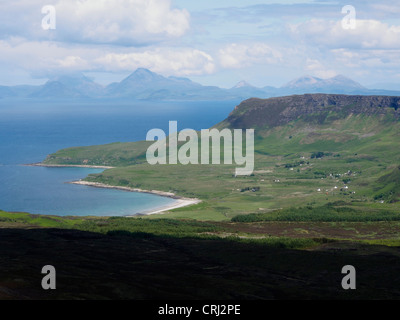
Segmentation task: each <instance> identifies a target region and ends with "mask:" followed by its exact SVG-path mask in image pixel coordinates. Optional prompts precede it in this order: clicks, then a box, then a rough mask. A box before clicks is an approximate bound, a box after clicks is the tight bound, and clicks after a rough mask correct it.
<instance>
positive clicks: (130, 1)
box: [0, 0, 190, 45]
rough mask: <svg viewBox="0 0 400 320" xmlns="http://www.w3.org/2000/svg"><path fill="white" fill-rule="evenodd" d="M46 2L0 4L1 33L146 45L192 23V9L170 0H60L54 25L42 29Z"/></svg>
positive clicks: (182, 30)
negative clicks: (51, 27)
mask: <svg viewBox="0 0 400 320" xmlns="http://www.w3.org/2000/svg"><path fill="white" fill-rule="evenodd" d="M46 2H48V1H46ZM46 2H45V1H44V0H29V1H27V0H14V1H13V3H12V4H7V5H6V4H0V19H1V20H2V26H1V27H0V37H3V38H5V37H8V36H10V35H13V36H22V37H25V38H28V39H30V40H55V41H66V42H79V43H113V44H123V45H143V44H149V43H156V42H161V41H165V40H166V39H171V38H176V37H181V36H182V35H184V34H185V33H186V32H187V31H188V30H189V28H190V14H189V12H188V11H187V10H186V9H173V8H171V1H170V0H58V1H57V2H56V3H54V4H53V5H54V7H55V9H56V21H57V26H56V30H43V29H42V27H41V20H42V19H43V17H44V15H43V14H41V8H42V6H43V5H46V4H48V3H46ZM10 17H12V18H10ZM16 17H18V18H17V19H16Z"/></svg>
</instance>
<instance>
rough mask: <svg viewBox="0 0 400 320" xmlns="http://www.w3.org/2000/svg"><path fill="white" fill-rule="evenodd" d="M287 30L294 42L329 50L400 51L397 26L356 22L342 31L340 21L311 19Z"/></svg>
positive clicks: (378, 22) (293, 25) (365, 21)
mask: <svg viewBox="0 0 400 320" xmlns="http://www.w3.org/2000/svg"><path fill="white" fill-rule="evenodd" d="M289 30H290V32H291V34H292V36H293V37H294V38H296V39H300V40H302V41H304V42H305V43H308V44H313V45H316V46H325V47H328V48H354V49H399V48H400V26H397V25H389V24H387V23H383V22H381V21H378V20H361V19H357V20H356V28H355V29H344V28H343V27H342V22H341V21H327V20H319V19H312V20H308V21H306V22H302V23H299V24H292V25H289Z"/></svg>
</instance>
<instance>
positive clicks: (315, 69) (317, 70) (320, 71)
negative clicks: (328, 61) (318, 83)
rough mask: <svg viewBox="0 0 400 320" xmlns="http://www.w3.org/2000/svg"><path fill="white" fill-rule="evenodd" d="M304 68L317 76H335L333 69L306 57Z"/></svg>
mask: <svg viewBox="0 0 400 320" xmlns="http://www.w3.org/2000/svg"><path fill="white" fill-rule="evenodd" d="M305 70H306V72H307V73H309V74H312V75H314V76H316V77H318V78H323V79H328V78H332V77H334V76H337V72H336V71H335V70H331V69H328V68H326V67H325V66H324V65H323V64H322V63H321V62H320V61H319V60H316V59H309V58H308V59H307V62H306V67H305Z"/></svg>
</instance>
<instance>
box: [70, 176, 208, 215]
mask: <svg viewBox="0 0 400 320" xmlns="http://www.w3.org/2000/svg"><path fill="white" fill-rule="evenodd" d="M68 183H72V184H78V185H84V186H90V187H95V188H108V189H117V190H123V191H130V192H142V193H151V194H156V195H159V196H163V197H168V198H172V199H175V200H176V201H175V202H174V203H172V204H170V205H166V206H163V207H160V208H157V209H154V210H149V211H145V212H141V213H138V214H136V215H150V214H156V213H157V214H162V213H166V212H167V211H169V210H172V209H177V208H182V207H186V206H189V205H192V204H197V203H200V202H201V200H200V199H197V198H185V197H180V196H177V195H176V194H174V193H171V192H165V191H158V190H143V189H138V188H129V187H119V186H110V185H107V184H104V183H99V182H90V181H84V180H79V181H72V182H68Z"/></svg>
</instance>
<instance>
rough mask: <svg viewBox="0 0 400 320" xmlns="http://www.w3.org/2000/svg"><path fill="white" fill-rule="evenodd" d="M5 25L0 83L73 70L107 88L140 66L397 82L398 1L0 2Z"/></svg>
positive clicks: (208, 80) (226, 77)
mask: <svg viewBox="0 0 400 320" xmlns="http://www.w3.org/2000/svg"><path fill="white" fill-rule="evenodd" d="M46 5H50V6H53V7H54V8H55V29H52V28H50V29H48V30H45V29H46V28H43V27H44V26H46V25H47V26H49V25H50V22H51V20H48V19H45V21H44V22H45V24H44V25H43V23H42V20H43V19H44V18H45V16H46V15H47V12H48V11H46V12H44V13H42V8H43V7H44V6H46ZM345 5H351V6H352V7H354V9H355V17H356V20H355V28H348V27H349V26H351V27H354V25H350V24H351V23H352V21H350V20H345V21H343V19H344V18H345V17H346V15H347V14H348V12H347V11H346V12H347V13H346V12H344V13H342V8H343V7H344V6H345ZM0 21H1V22H0V70H1V73H0V85H15V84H40V83H44V82H45V81H46V80H47V79H48V78H51V77H53V76H55V75H59V74H64V73H70V72H83V73H84V74H86V75H88V76H90V77H92V78H94V79H95V80H96V81H98V82H100V83H102V84H108V83H110V82H113V81H119V80H121V79H122V78H123V77H125V76H127V75H129V74H130V73H131V72H133V71H134V70H135V69H136V68H138V67H144V68H148V69H150V70H152V71H154V72H157V73H160V74H163V75H165V76H170V75H174V76H183V77H188V78H190V79H192V80H194V81H197V82H199V83H202V84H207V85H217V86H221V87H232V86H234V85H235V84H236V83H237V82H239V81H240V80H246V81H247V82H249V83H251V84H253V85H255V86H259V87H262V86H267V85H271V86H281V85H283V84H285V83H286V82H288V81H290V80H292V79H294V78H297V77H300V76H302V75H313V76H317V77H321V78H328V77H332V76H335V75H337V74H343V75H345V76H348V77H350V78H352V79H354V80H356V81H359V82H360V83H361V84H363V85H370V84H374V83H375V84H377V85H378V84H379V83H381V85H384V84H386V83H388V84H390V83H392V84H400V0H398V1H393V0H391V1H388V0H384V1H368V0H367V1H360V0H356V1H347V0H346V1H306V0H304V1H300V0H293V1H289V0H287V1H262V0H259V1H257V0H250V1H249V0H247V1H240V0H213V1H211V0H202V1H200V0H197V1H191V0H171V1H170V0H12V1H9V0H7V1H5V0H0ZM343 22H345V24H343ZM51 27H53V26H51ZM399 89H400V85H399Z"/></svg>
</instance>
